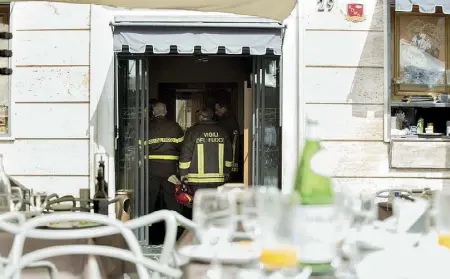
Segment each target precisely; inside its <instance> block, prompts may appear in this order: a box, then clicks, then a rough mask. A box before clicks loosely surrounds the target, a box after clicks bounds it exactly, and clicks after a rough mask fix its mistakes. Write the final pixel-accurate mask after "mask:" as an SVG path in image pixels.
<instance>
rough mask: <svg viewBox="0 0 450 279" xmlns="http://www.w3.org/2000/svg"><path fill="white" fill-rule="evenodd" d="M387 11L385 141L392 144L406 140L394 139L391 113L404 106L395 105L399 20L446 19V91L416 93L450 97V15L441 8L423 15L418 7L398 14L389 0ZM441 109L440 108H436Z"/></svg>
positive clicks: (449, 106) (397, 89)
mask: <svg viewBox="0 0 450 279" xmlns="http://www.w3.org/2000/svg"><path fill="white" fill-rule="evenodd" d="M385 1H386V0H385ZM387 2H388V3H387V9H386V10H385V11H386V14H385V20H386V23H385V32H386V35H385V37H384V38H385V40H386V42H385V67H386V69H385V82H386V84H385V90H386V91H387V92H386V93H385V98H386V101H387V102H386V106H385V108H386V113H385V123H386V124H385V125H384V126H385V128H386V129H385V136H384V141H385V142H391V141H392V140H397V139H401V140H405V139H404V138H400V137H393V136H392V135H391V121H390V117H391V113H392V108H401V107H402V106H398V105H395V104H393V103H397V102H398V101H395V100H394V96H401V95H400V94H397V93H398V91H399V87H398V84H397V83H396V82H395V78H398V76H399V69H398V67H399V58H398V54H399V43H398V41H399V36H400V32H399V28H400V26H399V20H400V18H401V16H428V17H429V16H433V15H436V16H438V17H444V18H445V39H444V42H445V44H446V46H445V77H444V84H443V87H444V91H443V92H440V91H430V90H423V91H420V90H419V91H415V92H418V93H419V92H423V93H436V94H447V95H449V97H450V14H445V13H443V11H442V8H441V7H437V8H436V12H435V13H432V14H428V13H421V12H420V11H419V7H418V6H414V8H413V10H412V11H411V12H396V11H395V4H392V3H390V1H389V0H387ZM405 107H416V108H421V107H427V108H434V106H432V105H430V106H428V105H427V106H425V105H423V106H421V105H417V106H405ZM435 107H439V106H435ZM444 107H448V108H449V109H450V103H449V104H448V105H446V106H444ZM427 141H434V139H427Z"/></svg>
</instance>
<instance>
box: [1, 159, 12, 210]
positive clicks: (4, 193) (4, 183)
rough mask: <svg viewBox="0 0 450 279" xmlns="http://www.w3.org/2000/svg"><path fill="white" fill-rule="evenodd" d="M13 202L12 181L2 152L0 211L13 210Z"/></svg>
mask: <svg viewBox="0 0 450 279" xmlns="http://www.w3.org/2000/svg"><path fill="white" fill-rule="evenodd" d="M13 207H14V205H13V203H12V202H11V182H10V180H9V177H8V175H6V172H5V168H4V167H3V154H0V212H8V211H12V210H13Z"/></svg>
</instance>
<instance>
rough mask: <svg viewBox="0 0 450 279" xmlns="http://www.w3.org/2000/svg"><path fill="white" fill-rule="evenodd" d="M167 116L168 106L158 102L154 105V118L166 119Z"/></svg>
mask: <svg viewBox="0 0 450 279" xmlns="http://www.w3.org/2000/svg"><path fill="white" fill-rule="evenodd" d="M166 114H167V108H166V105H165V104H163V103H161V102H158V103H156V104H154V105H153V116H154V117H164V116H166Z"/></svg>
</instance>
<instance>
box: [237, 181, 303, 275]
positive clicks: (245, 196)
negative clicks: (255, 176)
mask: <svg viewBox="0 0 450 279" xmlns="http://www.w3.org/2000/svg"><path fill="white" fill-rule="evenodd" d="M238 201H239V205H240V208H239V209H240V210H239V217H240V221H241V223H242V227H243V229H244V231H245V232H246V233H247V235H248V236H249V238H250V239H251V240H252V245H254V247H255V248H256V249H260V250H261V256H260V263H261V265H262V267H263V272H265V276H269V275H270V274H272V275H273V276H275V274H278V276H283V278H288V275H293V274H297V272H298V270H297V251H296V249H295V248H294V245H293V236H292V233H293V229H292V227H293V222H292V216H293V212H291V211H292V210H294V206H295V204H296V203H295V202H296V201H294V200H292V198H291V196H285V195H282V194H281V192H280V191H279V190H278V188H276V187H270V186H269V187H268V186H252V187H251V188H250V189H248V190H245V191H242V192H241V193H238Z"/></svg>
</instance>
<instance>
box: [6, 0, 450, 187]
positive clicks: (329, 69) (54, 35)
mask: <svg viewBox="0 0 450 279" xmlns="http://www.w3.org/2000/svg"><path fill="white" fill-rule="evenodd" d="M356 2H358V3H356V4H362V5H363V7H364V11H363V14H361V18H359V19H358V18H354V17H353V18H352V15H349V14H348V4H352V3H350V2H349V1H344V0H342V1H339V2H337V1H335V4H334V6H333V7H332V9H329V10H328V9H327V8H326V7H325V8H324V11H322V7H319V6H317V4H316V1H302V2H301V5H300V7H299V9H298V10H294V12H293V14H292V15H291V17H289V18H288V19H286V21H285V22H284V24H285V25H286V26H287V29H286V30H285V33H284V38H283V55H282V66H281V78H280V83H281V89H280V90H281V97H280V107H281V112H280V115H281V116H280V125H281V127H282V132H281V136H282V142H281V144H280V143H279V142H278V145H281V150H282V151H281V157H282V161H281V165H282V173H281V179H282V183H281V184H282V189H283V190H284V191H285V192H289V191H290V190H291V189H292V185H293V177H294V174H295V168H296V164H297V159H296V158H295V157H296V156H293V154H298V152H299V147H298V145H299V144H298V143H299V142H302V140H303V139H304V133H305V129H304V127H305V125H304V123H305V121H304V120H305V117H306V116H307V115H309V116H311V117H313V118H315V119H318V120H319V122H320V125H321V128H322V129H321V130H322V136H323V139H324V146H325V147H326V148H327V149H329V150H330V151H331V152H332V154H334V156H333V158H334V159H335V160H334V162H333V163H334V165H335V166H334V167H333V176H334V178H335V181H336V183H337V184H338V185H340V186H343V187H346V188H348V189H349V190H351V191H359V190H361V189H363V188H371V189H372V188H377V189H382V188H405V187H406V188H411V187H432V188H440V187H443V186H447V185H449V183H450V180H449V179H450V143H449V142H447V141H445V140H436V139H434V140H433V139H427V140H423V141H418V140H407V139H392V138H391V132H390V121H391V114H392V111H391V98H390V96H391V92H390V90H391V80H392V77H391V62H390V61H391V53H390V51H391V34H392V30H391V29H390V17H391V12H390V11H391V5H392V3H391V2H390V1H389V0H378V1H356ZM10 6H11V17H10V22H9V24H10V30H11V31H12V32H13V34H14V38H13V40H12V43H11V48H12V49H13V52H14V55H13V57H12V59H11V67H12V68H13V71H14V74H13V75H12V77H11V78H10V79H9V88H10V92H9V93H10V94H9V108H8V109H9V118H8V133H7V134H5V136H4V137H2V138H0V152H1V153H4V154H5V168H6V171H7V173H8V174H10V175H11V176H13V177H14V178H16V179H17V180H18V181H19V182H21V183H23V184H24V185H25V186H27V187H30V188H34V189H36V190H39V191H46V192H56V193H58V194H68V195H78V191H79V189H80V188H87V187H90V188H91V189H93V188H94V186H95V176H96V166H97V165H98V162H99V160H105V161H106V168H107V169H106V174H107V181H108V183H109V184H110V185H111V186H112V187H110V195H111V196H113V195H114V189H115V184H114V183H115V147H116V146H115V145H116V142H115V137H116V133H115V130H114V124H115V118H116V107H115V93H114V92H115V87H116V84H115V59H114V57H115V55H114V51H113V32H112V28H111V26H110V22H112V21H114V19H115V17H117V16H128V15H133V16H136V15H142V16H159V17H161V16H162V15H163V16H166V15H167V16H183V15H189V16H191V17H192V16H195V15H203V13H195V12H183V11H145V10H132V11H129V10H125V9H118V8H108V7H101V6H96V5H73V4H64V3H47V2H42V3H41V2H24V3H11V5H10ZM298 41H300V44H297V42H298ZM297 93H298V94H297ZM411 154H413V155H411ZM423 162H426V163H423ZM91 192H92V191H91Z"/></svg>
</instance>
